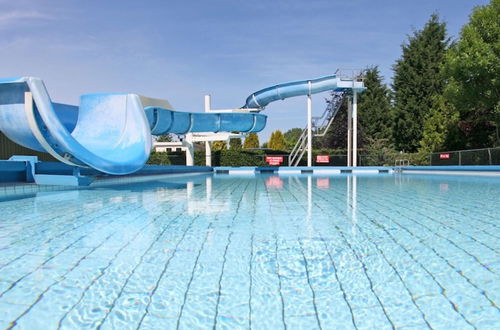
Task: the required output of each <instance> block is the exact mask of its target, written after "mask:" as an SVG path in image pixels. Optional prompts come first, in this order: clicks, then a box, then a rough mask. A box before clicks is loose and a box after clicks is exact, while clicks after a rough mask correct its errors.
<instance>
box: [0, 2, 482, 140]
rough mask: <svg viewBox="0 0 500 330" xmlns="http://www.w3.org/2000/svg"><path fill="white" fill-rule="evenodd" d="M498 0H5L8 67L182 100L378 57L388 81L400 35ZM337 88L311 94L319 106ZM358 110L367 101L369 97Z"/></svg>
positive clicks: (277, 114)
mask: <svg viewBox="0 0 500 330" xmlns="http://www.w3.org/2000/svg"><path fill="white" fill-rule="evenodd" d="M487 3H489V0H419V1H415V0H350V1H338V0H308V1H307V0H302V1H300V0H288V1H285V0H209V1H208V0H206V1H190V0H184V1H172V0H137V1H129V0H121V1H118V0H116V1H115V0H109V1H102V0H99V1H95V0H86V1H78V0H16V1H12V0H0V63H1V64H0V78H6V77H18V76H36V77H40V78H42V79H44V81H45V84H46V86H47V88H48V90H49V93H50V95H51V97H52V100H53V101H56V102H61V103H69V104H78V103H79V97H80V95H81V94H85V93H96V92H131V93H137V94H141V95H145V96H150V97H156V98H163V99H168V100H169V102H170V103H171V104H172V105H173V107H174V108H175V109H176V110H181V111H195V112H201V111H203V109H204V108H203V102H204V101H203V100H204V95H205V94H210V95H211V96H212V108H214V109H228V108H237V107H240V106H242V105H243V104H244V101H245V99H246V97H247V96H248V95H250V94H251V93H252V92H255V91H257V90H260V89H262V88H265V87H268V86H271V85H275V84H278V83H281V82H289V81H295V80H306V79H314V78H318V77H322V76H326V75H330V74H333V73H335V71H336V70H337V69H339V68H366V67H370V66H374V65H377V66H378V67H379V69H380V71H381V73H382V75H383V76H384V79H385V82H386V83H388V84H390V83H391V77H392V75H393V72H392V65H393V64H394V62H395V61H396V60H397V59H398V58H399V57H400V56H401V45H402V44H403V43H404V42H406V41H407V40H408V36H409V35H411V34H412V33H413V31H415V30H419V29H421V28H422V27H423V26H424V25H425V23H426V22H427V21H428V19H429V17H430V15H431V14H433V13H437V14H438V15H439V16H440V18H441V20H442V21H445V22H446V23H447V29H448V34H449V36H450V37H451V38H452V39H456V38H458V36H459V32H460V29H461V27H462V25H464V24H466V23H467V22H468V16H469V15H470V13H471V12H472V9H473V8H474V7H475V6H478V5H485V4H487ZM327 97H328V93H322V94H317V95H315V96H314V97H313V113H314V114H315V115H316V114H321V113H322V112H323V110H324V109H325V106H326V103H325V98H327ZM359 111H363V109H360V110H359ZM264 113H265V114H267V115H268V124H267V127H266V129H265V130H264V131H263V132H261V133H260V134H259V136H260V140H261V143H262V142H264V141H266V140H267V139H268V138H269V136H270V134H271V132H272V131H274V130H276V129H281V130H282V131H286V130H288V129H290V128H293V127H305V125H306V98H305V97H298V98H294V99H289V100H285V101H278V102H275V103H272V104H270V105H269V106H268V107H267V108H266V110H265V111H264Z"/></svg>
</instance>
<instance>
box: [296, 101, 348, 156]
mask: <svg viewBox="0 0 500 330" xmlns="http://www.w3.org/2000/svg"><path fill="white" fill-rule="evenodd" d="M346 94H347V92H345V91H341V92H333V93H332V100H331V101H330V103H329V104H328V106H327V107H326V109H325V111H324V112H323V114H322V115H321V116H319V117H313V118H312V131H313V136H325V134H326V132H328V129H329V128H330V126H331V125H332V122H333V119H334V118H335V116H336V115H337V112H338V111H339V110H340V107H341V106H342V102H343V101H344V97H345V96H346ZM306 150H307V127H306V128H304V130H303V131H302V134H300V137H299V138H298V140H297V143H295V146H294V147H293V149H292V152H291V153H290V155H289V158H288V160H289V162H288V164H289V165H290V166H297V165H298V164H299V162H300V160H301V159H302V157H303V156H304V154H305V152H306Z"/></svg>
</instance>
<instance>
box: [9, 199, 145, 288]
mask: <svg viewBox="0 0 500 330" xmlns="http://www.w3.org/2000/svg"><path fill="white" fill-rule="evenodd" d="M127 207H128V205H125V206H124V207H123V209H126V208H127ZM139 208H140V207H136V208H134V209H139ZM101 211H102V209H101V210H98V211H97V212H96V213H98V212H101ZM116 211H117V210H116V209H115V210H111V211H109V212H107V213H104V214H101V213H99V214H94V215H93V216H92V217H90V220H88V221H86V222H83V223H81V224H79V225H77V226H73V227H71V228H70V229H68V230H66V231H64V232H61V233H59V234H57V235H56V236H52V237H51V238H50V239H48V240H46V241H45V242H43V243H41V245H47V244H50V242H52V241H53V240H54V239H57V238H59V237H61V236H64V235H66V234H68V233H70V232H72V231H75V230H76V229H78V228H80V227H83V226H86V225H88V224H91V223H93V222H95V221H97V220H100V219H101V217H103V216H107V215H109V214H111V213H113V212H116ZM120 211H121V209H120ZM80 217H82V218H83V215H82V216H80ZM80 217H78V218H80ZM85 220H87V219H85ZM114 221H115V220H114ZM114 221H112V222H114ZM112 222H111V223H112ZM109 224H110V223H109V222H108V223H104V224H102V225H101V226H99V228H102V227H105V226H108V225H109ZM48 230H50V228H49V229H48ZM13 244H15V243H13ZM39 249H40V245H37V246H36V247H33V248H31V249H30V250H28V251H26V252H23V253H22V254H21V255H18V256H17V257H15V258H14V259H11V260H9V261H8V262H7V263H5V264H3V265H1V266H0V270H1V269H3V268H5V267H7V266H8V265H10V264H12V263H13V262H15V261H17V260H19V259H21V258H22V257H24V256H26V255H29V254H30V253H32V252H33V251H36V250H39ZM59 254H60V252H58V253H57V254H56V255H59ZM43 265H44V263H43V264H40V265H39V266H37V269H38V268H39V267H41V266H43ZM35 270H36V269H35ZM0 297H1V295H0Z"/></svg>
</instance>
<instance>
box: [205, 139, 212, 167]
mask: <svg viewBox="0 0 500 330" xmlns="http://www.w3.org/2000/svg"><path fill="white" fill-rule="evenodd" d="M205 165H207V166H212V146H211V145H210V141H205Z"/></svg>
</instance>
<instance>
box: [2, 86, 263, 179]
mask: <svg viewBox="0 0 500 330" xmlns="http://www.w3.org/2000/svg"><path fill="white" fill-rule="evenodd" d="M27 92H30V93H27ZM165 104H166V102H165V101H162V100H156V99H149V98H145V97H142V96H139V95H137V94H126V93H108V94H85V95H82V96H81V98H80V106H79V107H76V106H71V105H66V104H60V103H54V102H52V101H51V99H50V97H49V95H48V93H47V90H46V88H45V85H44V83H43V81H42V80H41V79H39V78H33V77H20V78H12V79H0V131H1V132H3V133H4V134H5V135H6V136H7V137H8V138H9V139H11V140H12V141H14V142H16V143H17V144H20V145H22V146H25V147H27V148H31V149H34V150H38V151H43V152H48V153H50V154H51V155H52V156H53V157H55V158H56V159H58V160H59V161H61V162H63V163H66V164H69V165H75V166H80V167H91V168H94V169H97V170H99V171H101V172H104V173H109V174H117V175H120V174H128V173H133V172H136V171H137V170H139V169H141V168H142V167H143V166H144V164H145V162H146V161H147V159H148V158H149V154H150V151H151V147H152V145H151V144H152V142H151V141H152V137H151V135H152V134H153V135H161V134H165V133H178V134H184V133H188V132H217V131H241V132H258V131H260V130H262V129H263V128H264V126H265V123H266V116H265V115H261V114H257V113H221V114H203V113H190V112H177V111H173V110H171V109H166V108H165Z"/></svg>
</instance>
